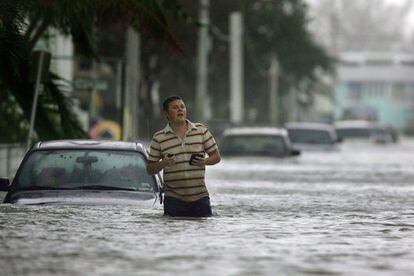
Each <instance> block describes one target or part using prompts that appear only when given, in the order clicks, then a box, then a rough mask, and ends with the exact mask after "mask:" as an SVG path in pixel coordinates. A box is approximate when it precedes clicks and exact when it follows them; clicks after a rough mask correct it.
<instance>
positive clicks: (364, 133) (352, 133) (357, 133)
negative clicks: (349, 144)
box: [336, 128, 371, 138]
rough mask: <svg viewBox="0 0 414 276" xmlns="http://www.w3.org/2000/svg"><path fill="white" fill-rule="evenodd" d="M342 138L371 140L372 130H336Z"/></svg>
mask: <svg viewBox="0 0 414 276" xmlns="http://www.w3.org/2000/svg"><path fill="white" fill-rule="evenodd" d="M336 132H337V133H338V136H339V137H340V138H369V137H370V136H371V130H370V129H368V128H338V129H337V130H336Z"/></svg>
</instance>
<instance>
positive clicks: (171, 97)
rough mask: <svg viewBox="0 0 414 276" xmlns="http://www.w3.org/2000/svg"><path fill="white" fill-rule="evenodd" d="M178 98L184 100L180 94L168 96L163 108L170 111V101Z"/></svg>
mask: <svg viewBox="0 0 414 276" xmlns="http://www.w3.org/2000/svg"><path fill="white" fill-rule="evenodd" d="M176 100H183V99H182V98H181V97H180V96H170V97H168V98H166V99H165V100H164V102H163V103H162V109H163V110H164V111H168V105H169V104H170V102H173V101H176Z"/></svg>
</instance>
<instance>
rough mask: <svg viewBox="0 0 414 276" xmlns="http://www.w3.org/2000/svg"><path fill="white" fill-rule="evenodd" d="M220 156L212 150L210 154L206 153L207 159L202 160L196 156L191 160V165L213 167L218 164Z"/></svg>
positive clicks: (216, 151)
mask: <svg viewBox="0 0 414 276" xmlns="http://www.w3.org/2000/svg"><path fill="white" fill-rule="evenodd" d="M220 160H221V156H220V152H219V151H218V150H214V151H212V152H211V153H208V157H207V158H202V157H198V156H196V157H195V158H194V160H193V164H194V165H196V166H208V165H214V164H217V163H218V162H220Z"/></svg>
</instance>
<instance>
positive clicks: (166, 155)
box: [164, 153, 174, 158]
mask: <svg viewBox="0 0 414 276" xmlns="http://www.w3.org/2000/svg"><path fill="white" fill-rule="evenodd" d="M173 156H174V154H172V153H166V154H164V158H165V157H173Z"/></svg>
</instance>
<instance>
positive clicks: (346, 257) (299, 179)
mask: <svg viewBox="0 0 414 276" xmlns="http://www.w3.org/2000/svg"><path fill="white" fill-rule="evenodd" d="M413 153H414V141H413V140H404V141H402V142H401V143H399V144H396V145H371V144H364V143H360V144H356V143H352V144H351V143H344V144H342V145H341V149H340V151H337V152H312V153H309V152H305V153H303V155H301V156H299V157H295V158H292V159H289V160H272V159H270V158H247V159H242V158H238V159H237V158H236V159H225V160H223V161H222V162H221V163H220V164H218V165H216V166H214V167H209V168H208V169H207V184H208V186H209V190H210V193H211V197H212V204H213V206H214V211H215V212H216V213H217V214H216V215H215V216H214V217H211V218H204V219H182V218H167V217H163V216H162V209H161V207H160V206H158V207H155V208H150V209H144V210H140V209H138V208H137V207H135V206H123V205H122V206H53V205H50V206H47V205H43V206H16V205H10V204H3V205H0V236H1V240H0V268H1V269H0V274H1V275H115V274H118V275H160V274H161V275H412V274H413V273H414V262H413V261H412V260H414V154H413Z"/></svg>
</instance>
